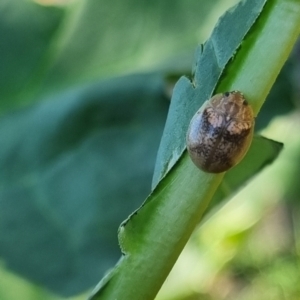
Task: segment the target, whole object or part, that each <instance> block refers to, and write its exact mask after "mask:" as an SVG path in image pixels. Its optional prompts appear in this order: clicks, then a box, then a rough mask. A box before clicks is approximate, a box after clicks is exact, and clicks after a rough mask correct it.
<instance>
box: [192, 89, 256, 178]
mask: <svg viewBox="0 0 300 300" xmlns="http://www.w3.org/2000/svg"><path fill="white" fill-rule="evenodd" d="M253 128H254V115H253V111H252V108H251V106H250V105H249V104H248V102H247V101H246V99H245V98H244V96H243V94H242V93H240V92H238V91H233V92H226V93H224V94H217V95H215V96H213V97H212V98H211V99H209V100H208V101H206V102H205V103H204V104H203V106H202V107H201V108H200V109H199V110H198V111H197V113H196V114H195V115H194V117H193V118H192V120H191V123H190V126H189V129H188V132H187V137H186V142H187V149H188V152H189V154H190V157H191V159H192V161H193V162H194V164H195V165H196V166H197V167H198V168H200V169H201V170H203V171H205V172H209V173H221V172H225V171H227V170H228V169H230V168H232V167H233V166H235V165H236V164H238V163H239V162H240V161H241V160H242V158H243V157H244V156H245V154H246V153H247V151H248V149H249V147H250V144H251V141H252V137H253Z"/></svg>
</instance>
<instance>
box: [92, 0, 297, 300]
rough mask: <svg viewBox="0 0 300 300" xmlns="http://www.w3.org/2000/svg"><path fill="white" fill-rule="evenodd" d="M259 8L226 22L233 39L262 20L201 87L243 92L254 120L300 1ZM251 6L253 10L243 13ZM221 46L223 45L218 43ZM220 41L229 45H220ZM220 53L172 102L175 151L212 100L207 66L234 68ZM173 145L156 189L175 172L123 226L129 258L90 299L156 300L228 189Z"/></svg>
mask: <svg viewBox="0 0 300 300" xmlns="http://www.w3.org/2000/svg"><path fill="white" fill-rule="evenodd" d="M258 3H260V5H261V6H260V7H261V8H262V7H263V6H264V2H263V1H253V0H248V1H244V2H241V4H240V5H239V6H238V7H237V8H236V9H235V10H233V11H231V12H230V14H227V15H226V16H225V17H224V19H223V22H224V23H222V24H223V26H222V27H223V28H230V29H231V34H232V35H235V31H236V30H237V31H239V28H240V27H243V24H244V23H247V24H253V22H249V23H248V21H247V20H248V18H252V19H253V20H255V19H256V22H255V23H254V24H253V26H252V27H251V30H249V29H250V28H247V32H248V34H246V33H245V34H246V35H245V36H244V35H240V38H241V39H242V40H240V41H239V43H238V45H241V43H242V42H243V43H242V46H241V47H239V49H238V50H237V51H236V47H237V46H238V45H234V47H232V52H231V53H230V55H229V58H228V59H230V58H234V59H231V60H230V62H229V63H228V65H227V66H226V68H225V69H224V71H223V73H222V72H221V73H220V74H219V76H221V75H222V76H221V77H220V80H218V79H219V77H217V76H214V73H213V72H209V69H208V71H207V72H206V77H204V79H203V81H202V82H201V85H202V86H203V87H205V86H206V85H208V86H210V85H213V88H212V90H211V92H212V91H213V89H214V87H215V86H217V88H216V92H220V91H228V90H240V91H242V92H243V93H244V94H245V96H246V98H247V99H248V101H249V103H250V104H251V105H252V106H253V109H254V111H255V113H258V111H259V109H260V107H261V106H262V104H263V102H264V100H265V98H266V96H267V94H268V93H269V91H270V89H271V86H272V84H273V83H274V81H275V79H276V77H277V75H278V73H279V71H280V69H281V68H282V66H283V64H284V62H285V60H286V59H287V57H288V55H289V53H290V52H291V49H292V47H293V45H294V44H295V42H296V40H297V38H298V35H299V29H300V2H299V1H291V0H276V1H268V2H267V4H266V6H265V7H264V8H263V10H262V11H261V12H260V10H259V9H258V10H255V12H256V14H255V17H254V16H253V14H254V12H253V11H252V10H250V13H249V8H250V7H251V6H252V5H253V6H256V5H258ZM248 5H249V6H248ZM245 7H247V8H248V9H244V8H245ZM235 14H236V15H239V18H238V19H239V20H240V23H239V22H234V20H235V17H234V15H235ZM258 16H259V17H258ZM257 17H258V18H257ZM286 20H289V21H288V22H286ZM227 22H228V24H227ZM250 26H251V25H250ZM221 31H222V30H221ZM223 34H224V33H222V35H223ZM228 38H229V36H228ZM214 40H218V38H216V37H214ZM220 40H223V41H224V39H221V38H220ZM233 40H235V39H233ZM229 41H230V39H229ZM214 48H215V47H213V46H211V48H210V51H211V52H212V55H211V58H210V59H208V58H207V59H206V60H204V59H203V61H201V57H203V55H204V54H203V53H204V51H203V52H198V59H197V61H198V62H199V61H201V64H199V63H198V65H197V66H196V68H197V70H196V73H195V74H196V75H195V77H196V79H195V82H196V83H195V89H193V86H192V84H191V83H190V82H189V81H188V80H187V79H186V78H182V79H181V80H179V82H178V84H177V86H176V88H175V91H174V94H173V98H172V105H174V108H173V110H172V109H171V110H170V113H172V112H174V111H175V110H177V116H178V115H182V116H184V117H183V120H181V119H180V118H179V119H178V120H177V121H178V123H179V124H176V126H174V127H173V129H172V130H169V131H167V129H166V132H167V133H165V136H167V137H168V138H169V139H170V140H172V137H174V136H175V134H176V135H178V138H176V139H173V142H174V144H175V145H176V147H178V145H179V148H180V143H182V145H183V142H182V141H184V136H185V130H183V129H180V132H181V133H178V132H177V130H179V129H178V128H183V127H184V126H187V124H188V120H186V123H185V122H184V120H185V119H186V117H185V114H186V113H187V114H190V115H192V114H193V113H194V112H195V111H196V110H197V108H199V106H200V105H199V102H200V104H201V101H203V100H205V99H206V98H207V96H209V94H207V95H204V94H203V91H202V90H201V93H200V91H199V90H197V87H198V85H197V84H198V80H197V78H199V75H197V73H198V70H199V72H201V70H202V68H204V69H205V68H206V66H208V67H209V66H214V65H215V64H216V62H218V63H219V62H221V61H223V62H224V61H225V62H226V61H228V60H227V59H225V58H224V59H217V60H216V58H215V57H216V53H221V52H219V51H214ZM262 49H263V50H262ZM274 49H276V51H274ZM224 53H226V52H224ZM199 74H200V73H199ZM225 75H226V76H225ZM193 82H194V81H193ZM195 91H197V92H198V93H196V92H195ZM201 95H204V96H203V99H202V100H199V97H200V96H201ZM198 96H199V97H198ZM194 101H199V102H198V105H197V106H196V105H195V107H194V110H193V109H191V108H190V106H192V107H193V104H191V103H192V102H194ZM176 103H177V106H176ZM192 110H193V112H192ZM174 114H175V113H174ZM170 118H171V117H170ZM171 123H172V122H171ZM174 124H175V122H174V118H173V125H174ZM167 126H168V125H167ZM169 146H170V147H171V151H169V152H172V151H173V152H172V154H171V155H170V158H169V159H167V160H166V159H164V160H163V162H164V164H163V166H162V167H161V168H159V170H160V172H159V176H156V180H154V185H155V184H156V183H157V182H158V180H159V179H160V178H161V176H163V174H166V173H167V170H169V169H171V166H173V167H172V169H171V170H170V171H169V172H168V175H167V176H166V177H164V178H163V179H162V180H161V181H160V182H159V183H158V185H157V186H156V188H155V189H154V190H153V192H152V194H151V195H150V196H149V197H148V199H147V200H146V201H145V203H144V205H143V206H142V207H141V208H140V209H138V210H137V211H136V212H135V213H133V214H132V215H131V216H130V217H129V218H128V219H127V220H126V221H125V222H124V223H123V224H122V225H121V227H120V231H119V241H120V245H121V249H122V253H123V256H122V259H121V260H120V262H119V263H118V265H117V266H116V267H115V269H113V271H112V272H111V273H110V274H109V275H108V276H107V277H106V278H104V279H103V281H102V282H100V284H99V285H98V286H97V287H96V289H95V291H94V293H93V295H92V296H91V299H93V300H96V299H101V300H104V299H118V298H122V299H124V300H126V299H133V298H135V299H145V300H146V299H149V300H150V299H153V298H154V297H155V295H156V294H157V292H158V290H159V289H160V287H161V285H162V283H163V281H164V280H165V278H166V277H167V275H168V273H169V272H170V270H171V268H172V266H173V265H174V263H175V261H176V259H177V258H178V256H179V254H180V252H181V251H182V249H183V247H184V245H185V244H186V242H187V240H188V239H189V237H190V235H191V233H192V232H193V230H194V228H195V226H196V225H197V224H198V223H199V222H200V220H201V218H202V216H203V214H204V212H205V210H206V208H207V206H208V204H209V203H210V200H211V199H212V197H213V195H214V193H215V192H216V190H217V188H218V186H219V184H220V183H221V182H222V180H223V177H224V174H217V175H214V174H208V173H204V172H202V171H200V170H198V169H197V168H196V167H195V166H194V165H193V164H192V162H191V160H190V159H189V157H188V156H187V154H186V152H184V153H183V155H181V153H180V152H182V151H184V145H183V146H182V149H180V151H179V150H178V148H174V147H172V145H171V143H170V145H169ZM256 151H257V150H256ZM180 155H181V156H180ZM178 158H179V160H178ZM166 161H167V163H166ZM175 162H176V163H175ZM141 279H142V280H141Z"/></svg>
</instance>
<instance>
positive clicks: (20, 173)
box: [0, 75, 169, 295]
mask: <svg viewBox="0 0 300 300" xmlns="http://www.w3.org/2000/svg"><path fill="white" fill-rule="evenodd" d="M162 89H163V82H162V80H159V79H158V78H157V76H153V75H148V76H141V75H136V76H129V77H124V78H119V79H114V80H107V81H104V82H101V83H99V84H95V85H92V86H88V87H85V88H81V89H77V90H70V91H69V92H65V93H64V94H61V95H60V96H55V97H54V99H53V98H48V99H46V100H45V101H43V103H41V104H37V105H33V106H32V107H28V108H27V109H22V110H19V111H15V112H13V113H11V114H7V115H6V116H5V117H3V118H2V119H1V120H0V139H1V144H2V146H1V148H0V169H1V173H0V182H1V189H0V207H1V210H0V230H1V237H0V255H1V259H2V260H3V261H4V262H5V264H6V266H7V267H8V268H9V269H10V270H13V271H14V272H17V273H19V274H21V275H23V276H24V277H26V278H28V279H30V280H32V281H33V282H36V283H38V284H40V285H43V286H46V287H47V288H48V289H51V290H52V291H54V292H56V293H58V294H63V295H74V294H76V293H80V292H82V291H83V290H85V289H88V288H90V287H91V286H93V285H95V284H96V282H97V281H98V279H99V277H101V276H102V275H103V273H104V272H105V271H106V270H107V269H108V268H109V267H111V266H113V264H114V263H115V262H116V261H117V259H118V257H119V255H120V254H119V248H118V243H117V237H116V232H117V229H118V226H119V224H120V223H121V221H122V220H124V218H125V217H126V216H128V214H129V213H130V212H132V211H133V210H134V208H136V207H137V206H139V205H140V204H141V199H143V198H145V197H146V195H147V194H148V193H149V191H150V182H151V176H152V173H153V165H154V161H155V149H157V146H158V143H159V138H160V135H161V132H162V128H163V123H164V120H165V116H166V111H167V107H168V104H169V103H168V101H166V99H165V98H164V97H163V93H162ZM141 99H142V100H143V101H141ZM137 182H138V184H136V183H137ZM24 257H26V259H24ZM95 265H97V267H95Z"/></svg>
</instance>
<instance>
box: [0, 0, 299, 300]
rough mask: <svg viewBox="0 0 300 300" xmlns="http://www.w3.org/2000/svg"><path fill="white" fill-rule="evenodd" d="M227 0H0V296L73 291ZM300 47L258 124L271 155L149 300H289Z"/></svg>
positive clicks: (129, 197)
mask: <svg viewBox="0 0 300 300" xmlns="http://www.w3.org/2000/svg"><path fill="white" fill-rule="evenodd" d="M237 2H238V1H237V0H235V1H234V0H218V1H207V0H186V1H180V0H172V1H171V0H165V1H159V0H154V1H146V0H125V1H124V0H111V1H104V0H85V1H84V0H76V1H75V0H74V1H50V0H48V1H40V2H39V3H36V2H33V1H30V0H21V1H20V0H0V35H1V42H0V57H1V68H0V93H1V102H0V111H1V115H0V141H1V147H0V170H1V172H0V186H1V189H0V256H1V265H0V299H1V300H2V299H3V300H8V299H9V300H10V299H25V300H26V299H53V300H55V299H73V300H75V299H77V300H80V299H85V298H86V295H87V294H88V293H89V291H90V290H91V289H92V288H93V287H94V286H95V285H96V284H97V282H98V281H99V280H100V279H101V277H102V276H103V275H104V274H105V272H106V271H107V270H108V269H109V268H111V267H113V266H114V264H115V263H116V262H117V260H118V258H119V257H120V250H119V247H118V241H117V229H118V226H119V224H120V223H121V221H122V220H124V219H125V218H126V217H127V216H128V215H129V214H130V213H131V212H132V211H133V210H134V209H136V208H137V207H138V206H139V205H140V204H141V203H142V202H143V201H144V199H145V198H146V196H147V195H148V194H149V192H150V187H151V180H152V174H153V169H154V163H155V157H156V152H157V149H158V145H159V141H160V137H161V134H162V131H163V127H164V123H165V119H166V114H167V110H168V106H169V102H170V96H171V93H172V86H173V83H174V79H175V80H176V79H177V78H178V76H181V75H183V74H185V75H187V76H190V72H191V66H192V62H193V57H194V51H195V48H196V46H197V44H199V43H201V42H204V41H205V39H206V38H207V37H208V36H209V34H210V32H211V30H212V28H213V26H214V24H215V23H216V21H217V19H218V17H219V16H220V15H221V14H222V13H223V12H224V11H225V10H227V9H228V8H229V7H231V6H232V5H234V4H235V3H237ZM299 74H300V47H299V45H298V46H296V47H295V49H294V51H293V53H292V55H291V57H290V59H289V61H288V62H287V63H286V65H285V67H284V69H283V71H282V72H281V74H280V75H279V77H278V80H277V82H276V84H275V86H274V88H273V90H272V92H271V93H270V96H269V98H268V100H267V102H266V105H265V106H264V107H263V113H261V114H260V115H262V116H263V117H261V118H258V120H257V130H262V132H263V134H264V135H265V136H267V137H269V138H272V139H275V140H278V141H281V142H284V143H285V149H284V151H283V152H282V153H281V155H280V157H279V159H278V160H277V161H276V162H275V163H274V164H273V165H271V166H270V167H268V168H267V169H265V170H264V171H263V172H262V173H261V174H260V175H258V176H257V177H256V178H255V179H254V180H252V181H251V182H250V183H249V184H248V185H247V187H246V188H244V189H243V190H242V191H241V192H240V193H238V194H237V195H236V196H235V197H234V199H232V200H231V201H230V202H228V203H227V204H226V205H225V206H224V207H223V208H222V209H219V210H218V211H217V212H214V213H213V214H211V215H209V216H207V218H206V219H207V220H206V221H205V222H204V224H202V226H201V227H199V229H198V230H197V231H196V232H195V234H194V235H193V237H192V239H191V241H190V243H189V244H188V245H187V247H186V248H185V250H184V252H183V253H182V255H181V257H180V259H179V260H178V263H177V264H176V266H175V267H174V269H173V271H172V273H171V274H170V276H169V278H168V279H167V281H166V283H165V285H164V286H163V288H162V290H161V292H160V293H159V295H158V297H157V298H158V299H166V300H167V299H170V300H196V299H205V300H206V299H211V300H222V299H288V300H293V299H299V297H300V285H299V281H300V267H299V263H300V261H299V251H300V249H299V247H300V241H299V231H300V223H299V218H300V210H299V204H298V203H299V201H298V200H299V193H300V190H299V178H300V174H299V173H300V171H299V170H300V168H299V166H300V154H299V153H300V137H299V134H298V128H300V113H299V97H300V85H299V82H300V75H299Z"/></svg>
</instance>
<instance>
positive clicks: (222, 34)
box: [152, 0, 266, 188]
mask: <svg viewBox="0 0 300 300" xmlns="http://www.w3.org/2000/svg"><path fill="white" fill-rule="evenodd" d="M265 2H266V1H265V0H255V1H252V2H250V1H243V2H240V3H239V4H238V6H237V7H236V8H235V13H233V12H232V11H228V12H227V13H226V14H224V16H223V17H221V18H220V20H219V22H218V24H217V25H216V27H215V29H214V30H213V33H212V35H211V37H210V38H209V40H208V41H207V42H206V43H205V44H204V45H203V46H199V47H198V49H197V57H196V64H195V67H194V68H195V70H194V72H195V75H194V77H193V82H190V80H188V79H187V78H186V77H182V78H181V79H180V80H179V81H178V83H177V84H176V86H175V89H174V95H173V98H172V102H171V105H170V110H169V114H168V119H167V122H166V126H165V130H164V134H163V137H162V140H161V144H160V147H159V150H158V155H157V160H156V165H155V171H154V175H153V183H152V187H153V188H154V187H155V186H156V185H157V183H158V182H159V181H160V180H161V179H162V178H163V177H164V176H165V175H166V174H167V173H168V171H169V170H170V169H171V168H172V166H173V165H174V164H175V163H176V161H177V160H178V159H179V157H180V156H181V155H182V153H183V151H184V150H185V148H186V146H185V134H186V131H187V128H188V125H189V122H190V120H191V118H192V116H193V115H194V114H195V112H196V111H197V110H198V109H199V108H200V107H201V105H202V104H203V103H204V101H205V100H207V99H209V98H210V97H211V95H212V94H213V92H214V90H215V88H216V85H217V83H218V80H219V78H220V77H221V75H222V74H223V72H224V69H225V67H226V65H227V63H228V61H229V60H230V59H232V58H233V56H234V55H235V52H236V50H237V48H238V47H239V46H240V44H241V42H242V40H243V38H244V37H245V35H246V34H247V32H248V31H249V30H250V28H251V26H252V25H253V23H254V22H255V20H256V19H257V18H258V16H259V14H260V12H261V10H262V9H263V7H264V5H265ZM233 24H239V26H235V28H233Z"/></svg>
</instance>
